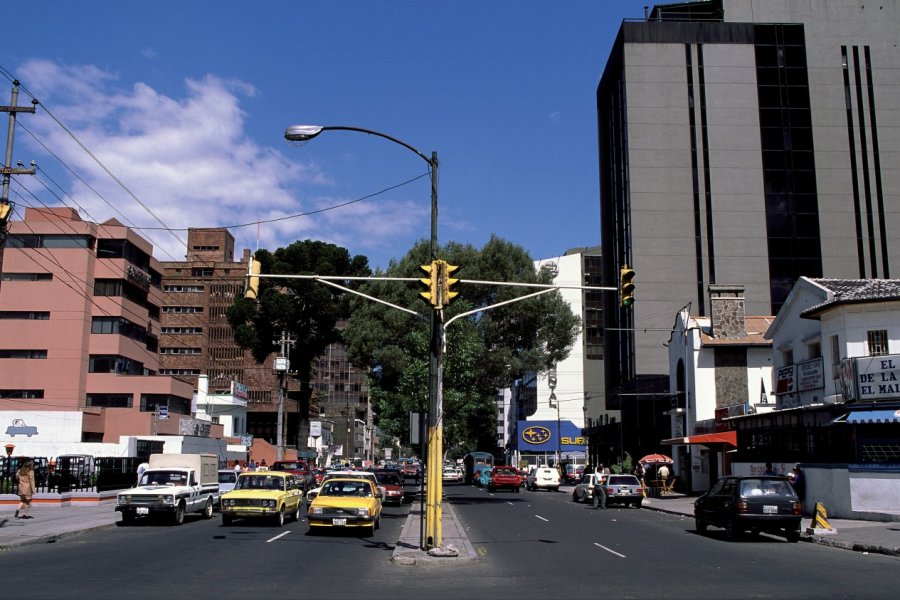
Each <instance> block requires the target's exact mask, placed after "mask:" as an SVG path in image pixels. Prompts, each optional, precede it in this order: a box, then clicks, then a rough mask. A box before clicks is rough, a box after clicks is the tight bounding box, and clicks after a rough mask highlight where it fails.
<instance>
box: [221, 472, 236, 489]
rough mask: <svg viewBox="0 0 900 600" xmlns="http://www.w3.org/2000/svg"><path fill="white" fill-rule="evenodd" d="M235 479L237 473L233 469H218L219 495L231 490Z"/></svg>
mask: <svg viewBox="0 0 900 600" xmlns="http://www.w3.org/2000/svg"><path fill="white" fill-rule="evenodd" d="M237 478H238V472H237V471H235V470H234V469H219V494H224V493H225V492H230V491H231V490H233V489H234V486H235V484H236V483H237Z"/></svg>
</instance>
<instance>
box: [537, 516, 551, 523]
mask: <svg viewBox="0 0 900 600" xmlns="http://www.w3.org/2000/svg"><path fill="white" fill-rule="evenodd" d="M534 516H536V517H537V518H538V519H540V520H541V521H546V522H548V523H549V522H550V519H545V518H544V517H542V516H541V515H534Z"/></svg>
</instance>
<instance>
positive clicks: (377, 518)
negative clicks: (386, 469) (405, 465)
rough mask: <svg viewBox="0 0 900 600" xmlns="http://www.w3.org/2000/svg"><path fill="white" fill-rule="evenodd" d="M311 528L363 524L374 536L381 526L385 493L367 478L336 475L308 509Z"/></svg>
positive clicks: (311, 531) (360, 525) (357, 525)
mask: <svg viewBox="0 0 900 600" xmlns="http://www.w3.org/2000/svg"><path fill="white" fill-rule="evenodd" d="M307 518H308V520H309V531H310V533H313V532H314V531H315V530H316V529H318V528H323V527H333V528H345V527H351V528H352V527H359V528H364V529H365V533H366V534H367V535H374V534H375V530H376V529H378V528H379V527H380V526H381V494H380V493H379V492H378V486H376V485H374V484H373V483H372V482H371V481H369V480H367V479H351V478H349V477H348V478H334V479H329V480H328V481H326V482H325V483H324V484H322V487H321V489H320V490H319V494H318V495H317V496H316V497H315V499H314V500H313V501H312V502H311V503H310V505H309V511H308V512H307Z"/></svg>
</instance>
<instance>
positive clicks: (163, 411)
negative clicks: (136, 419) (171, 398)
mask: <svg viewBox="0 0 900 600" xmlns="http://www.w3.org/2000/svg"><path fill="white" fill-rule="evenodd" d="M158 410H159V417H158V418H159V420H160V421H165V420H166V419H168V418H169V407H168V406H160V407H158Z"/></svg>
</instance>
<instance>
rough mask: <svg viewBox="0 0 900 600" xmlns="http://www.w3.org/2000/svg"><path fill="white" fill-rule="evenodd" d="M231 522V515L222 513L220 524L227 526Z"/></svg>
mask: <svg viewBox="0 0 900 600" xmlns="http://www.w3.org/2000/svg"><path fill="white" fill-rule="evenodd" d="M232 522H233V518H232V516H231V515H222V525H224V526H225V527H228V526H229V525H231V523H232Z"/></svg>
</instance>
